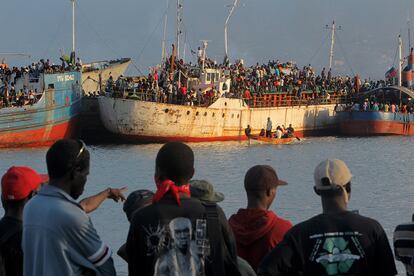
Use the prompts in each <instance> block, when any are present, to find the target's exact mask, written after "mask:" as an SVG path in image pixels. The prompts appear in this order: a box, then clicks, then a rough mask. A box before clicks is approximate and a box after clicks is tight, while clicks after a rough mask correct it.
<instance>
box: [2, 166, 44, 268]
mask: <svg viewBox="0 0 414 276" xmlns="http://www.w3.org/2000/svg"><path fill="white" fill-rule="evenodd" d="M47 179H48V178H47V176H46V175H40V174H38V173H37V172H36V171H34V170H33V169H32V168H29V167H11V168H10V169H8V170H7V172H6V173H5V174H4V175H3V177H2V179H1V201H2V204H3V207H4V210H5V214H4V217H3V218H2V219H1V220H0V275H2V276H4V275H5V276H21V275H23V251H22V231H23V223H22V220H23V209H24V207H25V205H26V203H27V202H28V201H29V200H30V199H31V198H32V197H33V195H34V194H35V193H36V191H37V190H38V189H39V187H40V184H42V183H43V182H46V181H47Z"/></svg>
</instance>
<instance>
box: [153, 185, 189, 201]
mask: <svg viewBox="0 0 414 276" xmlns="http://www.w3.org/2000/svg"><path fill="white" fill-rule="evenodd" d="M155 183H156V184H157V192H156V193H155V195H154V197H153V199H152V202H153V203H155V202H158V201H160V200H161V198H163V197H164V196H165V194H166V193H167V192H168V191H170V192H171V193H172V195H173V196H174V197H175V200H176V201H177V203H178V206H181V200H180V192H181V193H184V194H186V195H189V196H190V195H191V194H190V184H185V185H182V186H177V185H175V183H174V181H172V180H170V179H166V180H163V181H160V180H155Z"/></svg>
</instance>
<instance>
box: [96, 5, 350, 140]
mask: <svg viewBox="0 0 414 276" xmlns="http://www.w3.org/2000/svg"><path fill="white" fill-rule="evenodd" d="M181 2H182V1H181V0H179V1H177V22H178V24H177V26H176V27H177V31H176V34H177V37H176V43H175V45H173V49H172V51H171V53H172V54H171V56H170V58H168V59H167V60H164V64H163V65H162V66H160V67H159V69H160V70H159V71H160V72H161V73H160V74H159V75H158V74H157V73H155V74H154V75H153V76H152V80H150V81H147V80H146V81H144V83H145V89H143V88H142V87H140V84H131V83H128V84H127V85H125V86H122V85H121V87H120V88H119V89H113V88H112V87H111V88H109V89H107V93H106V95H105V96H101V97H99V98H98V101H99V110H100V115H101V120H102V123H103V125H104V126H105V128H106V129H107V130H109V131H110V132H111V133H113V134H115V135H116V136H117V137H118V140H123V141H126V142H132V143H141V142H167V141H184V142H204V141H229V140H246V139H247V137H246V136H245V134H244V129H245V128H246V127H247V126H248V125H249V126H250V128H251V130H252V134H255V133H259V132H260V131H261V129H263V128H266V121H267V118H271V120H272V121H273V127H274V129H275V128H276V126H277V125H280V126H282V125H285V126H287V125H289V124H292V125H293V127H294V128H295V135H296V136H308V135H323V134H333V133H334V132H335V131H336V130H337V121H336V116H335V108H336V106H337V105H339V104H342V103H343V99H342V97H341V96H339V95H338V96H336V93H335V92H334V91H330V92H329V91H324V93H320V94H321V95H322V94H323V96H319V93H316V92H315V91H312V90H308V91H307V90H306V89H303V91H302V88H301V87H303V86H302V84H300V83H298V86H299V90H300V93H296V92H297V91H296V92H293V91H280V90H278V89H273V90H271V89H270V87H272V85H273V80H272V85H270V86H268V87H267V88H266V89H264V90H263V91H257V92H255V93H252V94H253V95H250V94H249V95H247V97H244V95H243V93H244V92H243V91H244V88H240V87H231V86H232V85H233V84H232V82H233V81H234V78H232V73H231V70H232V69H231V68H234V66H236V65H233V66H230V65H229V58H228V51H227V24H228V22H229V18H230V16H231V14H232V12H233V10H234V8H235V7H236V5H237V0H236V1H235V2H234V4H233V6H232V8H231V9H230V12H229V15H228V17H227V19H226V24H225V32H224V33H225V55H224V62H223V63H222V64H217V63H216V62H214V61H212V60H211V59H209V58H208V57H207V54H206V48H207V41H206V40H203V46H202V47H199V48H198V52H197V65H196V66H192V65H191V64H184V61H183V60H182V59H180V50H179V49H180V34H182V31H181V29H180V26H181V24H182V23H181V22H182V18H181V16H182V14H181V12H182V3H181ZM332 29H333V30H334V28H332ZM164 37H165V36H164ZM163 52H164V51H163ZM239 65H240V67H237V68H239V69H240V70H239V71H243V70H245V69H246V70H247V69H248V68H245V67H244V66H242V65H243V62H241V61H240V62H239ZM237 66H238V65H237ZM237 70H238V69H237ZM237 70H236V71H237ZM280 70H281V71H282V69H280ZM253 71H254V70H253ZM256 71H259V68H257V70H256ZM287 71H288V72H287V73H286V74H289V75H290V74H291V71H290V70H287ZM243 72H244V71H243ZM262 73H263V72H262ZM262 73H259V74H255V76H258V75H261V74H262ZM235 75H237V78H240V79H243V78H245V77H246V75H245V74H244V73H241V74H238V73H237V74H235ZM235 75H233V77H234V76H235ZM272 76H274V74H272ZM291 76H292V78H293V75H291ZM154 80H155V81H154ZM159 80H162V81H159ZM257 80H258V81H257V82H255V83H256V85H253V84H249V85H246V89H247V87H252V86H258V85H259V83H260V82H264V81H265V82H266V80H265V79H264V78H261V77H257ZM241 81H243V80H241ZM160 82H161V83H162V84H161V85H160ZM276 82H279V81H278V80H277V81H276V80H275V83H276ZM141 84H142V81H141ZM292 86H293V85H292ZM313 87H315V85H313ZM268 88H269V89H268ZM295 89H296V88H293V90H295ZM242 90H243V91H242ZM178 91H179V92H178ZM315 94H318V96H316V97H315ZM201 98H203V99H204V98H206V99H204V100H200V99H201ZM207 98H208V99H207Z"/></svg>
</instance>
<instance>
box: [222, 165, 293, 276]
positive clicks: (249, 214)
mask: <svg viewBox="0 0 414 276" xmlns="http://www.w3.org/2000/svg"><path fill="white" fill-rule="evenodd" d="M286 184H287V183H286V182H285V181H283V180H279V178H278V177H277V174H276V171H275V170H274V169H273V168H272V167H271V166H267V165H257V166H254V167H252V168H250V169H249V170H248V171H247V173H246V176H245V177H244V188H245V190H246V193H247V208H246V209H239V211H238V212H237V214H234V215H232V216H231V217H230V219H229V223H230V226H231V228H232V229H233V233H234V235H235V237H236V242H237V253H238V255H239V256H240V257H242V258H243V259H245V260H246V261H247V262H248V263H249V264H250V265H251V266H252V267H253V269H254V270H257V267H258V266H259V263H260V261H261V260H262V259H263V257H264V256H266V255H267V254H268V253H269V252H270V250H272V249H273V248H274V247H275V246H276V245H277V244H278V243H279V242H280V241H282V239H283V236H284V235H285V233H286V232H287V231H288V230H289V229H290V228H291V227H292V224H291V223H290V222H289V221H287V220H284V219H282V218H279V217H278V216H277V215H276V214H275V213H274V212H273V211H269V208H270V206H271V205H272V203H273V201H274V199H275V197H276V188H277V187H278V186H280V185H286Z"/></svg>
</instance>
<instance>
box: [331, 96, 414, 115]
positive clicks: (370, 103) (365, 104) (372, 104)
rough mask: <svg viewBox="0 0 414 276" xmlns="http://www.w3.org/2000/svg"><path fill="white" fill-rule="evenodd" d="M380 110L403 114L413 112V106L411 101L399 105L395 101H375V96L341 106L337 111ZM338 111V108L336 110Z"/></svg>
mask: <svg viewBox="0 0 414 276" xmlns="http://www.w3.org/2000/svg"><path fill="white" fill-rule="evenodd" d="M343 110H345V111H365V112H368V111H374V112H375V111H381V112H390V113H403V114H413V113H414V107H413V105H412V103H411V104H410V105H408V104H407V103H403V104H402V105H401V106H400V105H398V104H397V103H396V102H390V101H377V100H376V99H375V98H372V99H368V98H366V99H364V100H363V101H361V102H360V103H359V102H356V103H351V104H349V105H347V106H345V107H341V108H340V110H339V111H343ZM337 111H338V110H337Z"/></svg>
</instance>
